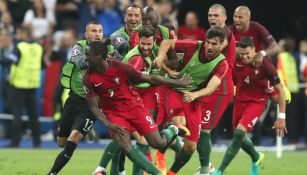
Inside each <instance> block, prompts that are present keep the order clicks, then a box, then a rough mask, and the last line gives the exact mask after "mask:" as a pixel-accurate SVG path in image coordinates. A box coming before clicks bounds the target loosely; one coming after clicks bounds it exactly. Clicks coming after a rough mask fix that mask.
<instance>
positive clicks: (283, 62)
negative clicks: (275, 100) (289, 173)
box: [276, 37, 303, 143]
mask: <svg viewBox="0 0 307 175" xmlns="http://www.w3.org/2000/svg"><path fill="white" fill-rule="evenodd" d="M278 46H279V48H280V51H281V52H280V53H279V54H278V55H277V65H276V69H277V72H278V75H279V77H280V79H281V80H282V81H283V82H284V85H285V86H287V87H288V89H289V91H290V92H291V96H292V100H291V103H289V104H287V110H286V116H287V124H288V130H289V134H288V138H289V142H290V143H296V142H297V141H298V137H299V127H298V126H299V123H300V122H301V121H300V120H299V114H298V113H297V112H298V111H302V110H303V109H300V108H299V103H298V98H299V96H298V95H299V87H298V76H299V74H298V65H297V63H296V59H295V57H294V55H293V53H294V48H295V39H294V38H291V37H287V38H283V39H281V40H279V42H278Z"/></svg>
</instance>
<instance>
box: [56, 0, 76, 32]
mask: <svg viewBox="0 0 307 175" xmlns="http://www.w3.org/2000/svg"><path fill="white" fill-rule="evenodd" d="M79 3H80V0H57V2H56V5H55V14H56V21H57V25H56V29H57V30H65V29H66V28H78V22H79V19H80V15H79V11H78V5H79Z"/></svg>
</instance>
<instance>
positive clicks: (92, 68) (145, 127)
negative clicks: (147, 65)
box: [84, 41, 189, 175]
mask: <svg viewBox="0 0 307 175" xmlns="http://www.w3.org/2000/svg"><path fill="white" fill-rule="evenodd" d="M86 55H87V61H88V62H89V71H88V73H87V74H86V75H85V78H84V84H85V86H84V89H85V91H86V93H87V102H88V104H89V106H90V109H91V111H92V112H93V113H94V115H95V116H96V118H97V119H99V120H100V121H101V122H102V123H103V124H105V125H106V126H107V127H108V128H109V130H110V132H111V134H112V138H113V140H114V141H115V142H116V143H117V144H118V146H119V147H120V148H121V150H122V151H123V152H124V153H125V154H126V155H127V156H128V157H129V158H130V160H132V162H134V163H137V164H138V165H139V166H141V167H142V168H143V169H145V170H146V171H147V172H148V173H150V174H154V175H161V172H160V171H159V170H158V169H156V168H155V167H154V166H153V165H152V164H151V163H150V162H149V161H148V160H147V158H146V157H145V155H144V154H142V153H141V152H140V151H139V150H138V149H136V148H135V147H132V144H131V134H130V133H131V132H133V131H134V130H136V131H137V132H138V133H140V134H141V135H144V137H145V138H146V140H147V142H148V143H149V145H150V146H152V147H153V148H156V149H165V147H166V146H168V144H169V142H170V141H171V140H172V139H173V138H174V137H175V136H176V135H177V134H178V131H179V129H178V128H177V127H176V126H175V125H172V126H170V127H168V129H165V130H163V131H162V132H161V135H162V136H161V135H160V134H159V131H158V129H157V125H156V124H155V122H154V121H153V119H152V117H151V115H150V114H149V113H148V111H147V109H145V108H144V105H143V101H142V98H141V97H140V95H139V94H138V93H137V92H135V91H133V90H132V89H131V88H130V84H129V83H128V81H130V82H147V83H150V84H165V85H176V86H187V85H189V79H188V78H187V77H184V79H183V80H172V79H166V78H162V77H158V76H150V75H146V74H141V73H140V72H138V71H137V70H135V69H134V68H133V67H132V66H131V65H128V64H124V63H122V62H120V61H118V60H116V59H106V58H107V43H103V42H100V41H97V42H93V43H90V44H89V46H88V48H87V50H86ZM97 96H98V98H99V100H98V99H97ZM98 103H99V104H98ZM100 108H101V109H100ZM182 133H183V134H185V132H184V131H183V130H182Z"/></svg>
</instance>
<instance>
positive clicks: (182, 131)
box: [176, 125, 191, 137]
mask: <svg viewBox="0 0 307 175" xmlns="http://www.w3.org/2000/svg"><path fill="white" fill-rule="evenodd" d="M176 126H177V128H178V136H181V137H186V136H190V135H191V132H190V130H189V129H188V128H187V127H185V126H183V125H176Z"/></svg>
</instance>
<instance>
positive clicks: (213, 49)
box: [205, 37, 223, 60]
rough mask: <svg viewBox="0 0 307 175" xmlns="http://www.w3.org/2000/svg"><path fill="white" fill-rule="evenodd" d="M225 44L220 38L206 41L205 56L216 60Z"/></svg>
mask: <svg viewBox="0 0 307 175" xmlns="http://www.w3.org/2000/svg"><path fill="white" fill-rule="evenodd" d="M222 46H223V42H221V41H220V39H219V38H218V37H213V38H211V39H206V41H205V48H206V50H205V54H206V58H207V59H209V60H211V59H213V58H215V57H216V56H217V55H218V54H220V53H221V51H222Z"/></svg>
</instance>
